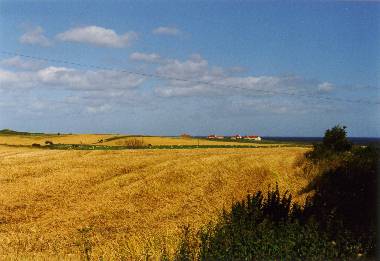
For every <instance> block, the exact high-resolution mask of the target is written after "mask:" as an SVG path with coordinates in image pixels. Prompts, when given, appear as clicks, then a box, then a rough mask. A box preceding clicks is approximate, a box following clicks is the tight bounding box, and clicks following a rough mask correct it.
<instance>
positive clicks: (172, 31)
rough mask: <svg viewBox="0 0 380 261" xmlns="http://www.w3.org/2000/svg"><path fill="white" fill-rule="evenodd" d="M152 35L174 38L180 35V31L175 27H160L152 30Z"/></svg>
mask: <svg viewBox="0 0 380 261" xmlns="http://www.w3.org/2000/svg"><path fill="white" fill-rule="evenodd" d="M153 34H157V35H172V36H175V35H179V34H181V31H180V30H179V29H178V28H176V27H167V26H160V27H157V28H155V29H154V30H153Z"/></svg>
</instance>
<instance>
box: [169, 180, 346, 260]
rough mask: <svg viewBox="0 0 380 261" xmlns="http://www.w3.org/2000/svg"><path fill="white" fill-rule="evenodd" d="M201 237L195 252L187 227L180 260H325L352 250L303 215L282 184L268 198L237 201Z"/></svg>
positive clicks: (260, 195) (199, 236) (258, 196)
mask: <svg viewBox="0 0 380 261" xmlns="http://www.w3.org/2000/svg"><path fill="white" fill-rule="evenodd" d="M198 240H199V241H200V243H199V247H198V249H197V251H198V252H197V254H194V249H191V246H196V240H194V239H192V240H191V239H190V237H189V236H188V231H185V233H184V235H183V238H182V241H181V244H180V247H179V251H178V252H177V256H176V260H194V259H196V258H195V257H194V256H197V259H199V260H268V259H281V260H305V259H308V260H321V259H336V258H342V257H346V256H350V255H351V254H352V253H348V254H347V253H341V252H340V251H339V248H338V247H339V245H338V244H336V243H335V242H332V240H330V239H329V238H328V235H327V234H326V233H324V232H322V231H320V230H319V226H318V224H317V223H316V222H314V221H313V220H312V219H308V220H306V219H303V211H302V208H301V207H300V206H299V205H297V204H294V205H292V197H291V195H288V194H287V193H285V194H284V195H283V196H281V195H280V192H279V190H278V187H277V186H276V189H275V190H272V191H269V192H268V194H267V196H266V197H264V196H263V195H262V193H261V192H258V193H257V194H255V195H254V196H251V195H248V197H247V199H246V200H243V201H241V202H237V203H235V204H234V205H233V206H232V209H231V212H226V211H224V213H223V215H222V216H221V217H220V219H219V221H218V222H217V223H216V224H215V225H211V224H209V225H208V226H207V227H205V228H203V229H202V230H201V231H200V232H199V233H198ZM194 242H195V243H194ZM189 256H191V257H192V258H191V259H187V257H189ZM184 257H185V258H184Z"/></svg>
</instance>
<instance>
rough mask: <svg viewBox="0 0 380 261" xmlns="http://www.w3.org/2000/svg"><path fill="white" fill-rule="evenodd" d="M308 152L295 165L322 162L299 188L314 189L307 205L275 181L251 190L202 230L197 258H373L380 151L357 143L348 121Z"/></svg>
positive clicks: (308, 190) (328, 133)
mask: <svg viewBox="0 0 380 261" xmlns="http://www.w3.org/2000/svg"><path fill="white" fill-rule="evenodd" d="M306 158H307V160H309V163H308V164H306V165H303V164H304V163H303V162H302V161H301V160H300V159H299V160H298V162H297V166H308V167H309V166H310V165H311V166H312V165H317V169H320V171H321V172H320V173H319V174H318V175H316V176H315V178H313V179H312V181H311V182H310V184H309V185H308V186H307V187H306V188H305V189H304V190H303V191H302V192H311V191H314V192H315V194H314V196H312V197H309V198H308V199H307V201H306V204H305V205H304V206H300V205H298V204H292V197H291V195H288V194H287V193H285V194H284V195H282V196H281V194H280V192H279V190H278V187H277V186H276V189H275V190H272V191H269V192H268V194H267V195H266V197H264V196H263V195H262V193H261V192H258V193H257V194H255V195H254V196H250V195H249V196H248V197H247V199H246V200H243V201H241V202H237V203H235V204H234V205H233V206H232V209H231V211H230V212H226V211H224V212H223V215H222V216H221V217H220V219H219V221H218V222H217V223H216V224H214V225H211V224H209V225H208V226H207V227H205V228H203V229H202V230H201V231H200V232H199V235H198V237H199V241H200V243H199V247H198V252H197V257H198V259H200V260H262V259H264V260H268V259H281V260H304V259H308V260H309V259H310V260H325V259H354V258H357V257H359V256H364V257H366V258H374V257H375V254H376V229H377V227H376V210H377V204H376V199H377V173H378V163H379V149H377V148H374V147H371V146H369V147H353V146H352V145H351V144H350V143H349V142H348V141H347V138H346V132H345V127H340V126H335V127H334V128H332V129H331V130H327V131H326V133H325V138H324V141H323V143H322V144H318V145H315V146H314V150H313V151H311V152H309V153H307V154H306ZM184 240H185V241H186V240H187V239H186V237H183V241H184ZM181 244H182V246H183V245H187V246H189V245H190V244H189V243H186V242H182V243H181Z"/></svg>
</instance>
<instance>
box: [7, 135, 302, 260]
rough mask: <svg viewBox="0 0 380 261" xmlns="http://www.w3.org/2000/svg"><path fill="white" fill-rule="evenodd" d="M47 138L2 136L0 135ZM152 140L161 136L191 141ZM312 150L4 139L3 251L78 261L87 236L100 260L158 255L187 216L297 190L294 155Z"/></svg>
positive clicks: (192, 220)
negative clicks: (117, 147)
mask: <svg viewBox="0 0 380 261" xmlns="http://www.w3.org/2000/svg"><path fill="white" fill-rule="evenodd" d="M107 137H112V135H68V136H51V137H49V140H52V141H54V142H56V143H58V142H67V143H74V142H75V143H79V142H80V141H82V142H83V143H84V142H86V143H94V142H97V140H99V139H106V138H107ZM45 139H46V137H44V136H41V137H33V138H30V139H29V138H26V137H25V138H22V137H0V143H7V142H11V143H13V144H32V143H34V142H36V141H37V140H39V141H40V142H43V141H44V140H45ZM145 139H146V142H149V143H155V142H156V143H157V144H159V143H161V142H163V143H167V142H173V143H175V142H177V143H182V142H184V141H183V140H181V139H175V138H157V137H149V138H147V137H144V140H145ZM10 140H11V141H10ZM112 142H115V144H116V142H117V139H116V140H113V141H110V143H111V144H113V143H112ZM188 142H194V141H191V140H190V141H188ZM161 144H162V143H161ZM306 150H307V149H306V148H297V147H294V148H239V149H235V148H230V149H202V150H187V149H183V150H149V149H147V150H122V151H75V150H41V149H38V148H37V149H34V148H15V147H14V148H13V147H6V146H0V164H1V170H0V184H1V190H0V259H44V260H49V259H52V258H53V257H55V258H61V259H62V258H65V259H70V258H71V259H73V260H76V259H78V258H80V257H81V253H83V245H86V244H87V245H89V246H90V248H91V256H92V257H94V258H95V260H98V259H97V257H100V256H103V257H104V258H105V259H104V260H112V259H120V258H123V257H124V258H125V259H127V260H130V259H142V257H143V256H144V255H145V256H146V255H147V253H149V255H151V256H153V257H158V256H159V255H160V251H161V250H160V249H162V245H163V244H164V243H166V244H167V246H168V247H169V248H170V249H168V251H169V252H171V251H173V249H174V246H175V245H176V244H177V242H178V234H179V230H180V228H181V226H182V225H185V224H191V225H192V226H193V227H195V228H197V227H199V226H201V225H204V224H206V223H207V222H209V221H211V220H213V219H215V217H216V216H217V214H218V213H220V211H221V210H222V208H223V207H229V206H230V204H231V202H232V201H233V200H238V199H241V198H243V197H245V196H246V194H247V193H252V192H254V191H257V190H259V189H261V190H264V191H266V190H267V188H268V187H267V186H268V185H269V184H272V185H275V182H278V184H279V186H280V189H282V190H283V191H284V190H286V189H288V190H289V191H290V192H292V193H293V194H296V192H298V191H299V189H301V188H302V187H303V186H304V185H305V184H306V183H307V180H305V179H304V178H303V177H302V176H300V175H298V174H297V173H298V172H299V170H298V169H297V168H296V167H295V165H294V161H295V160H296V158H297V157H299V156H300V155H302V154H303V153H304V152H305V151H306ZM297 200H301V201H302V200H303V198H297Z"/></svg>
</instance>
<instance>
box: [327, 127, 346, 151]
mask: <svg viewBox="0 0 380 261" xmlns="http://www.w3.org/2000/svg"><path fill="white" fill-rule="evenodd" d="M323 146H324V148H325V149H327V150H332V151H335V152H343V151H348V150H350V149H351V147H352V143H351V142H350V141H349V140H348V139H347V133H346V126H340V125H336V126H334V127H333V128H331V129H328V130H326V132H325V136H324V138H323Z"/></svg>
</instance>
